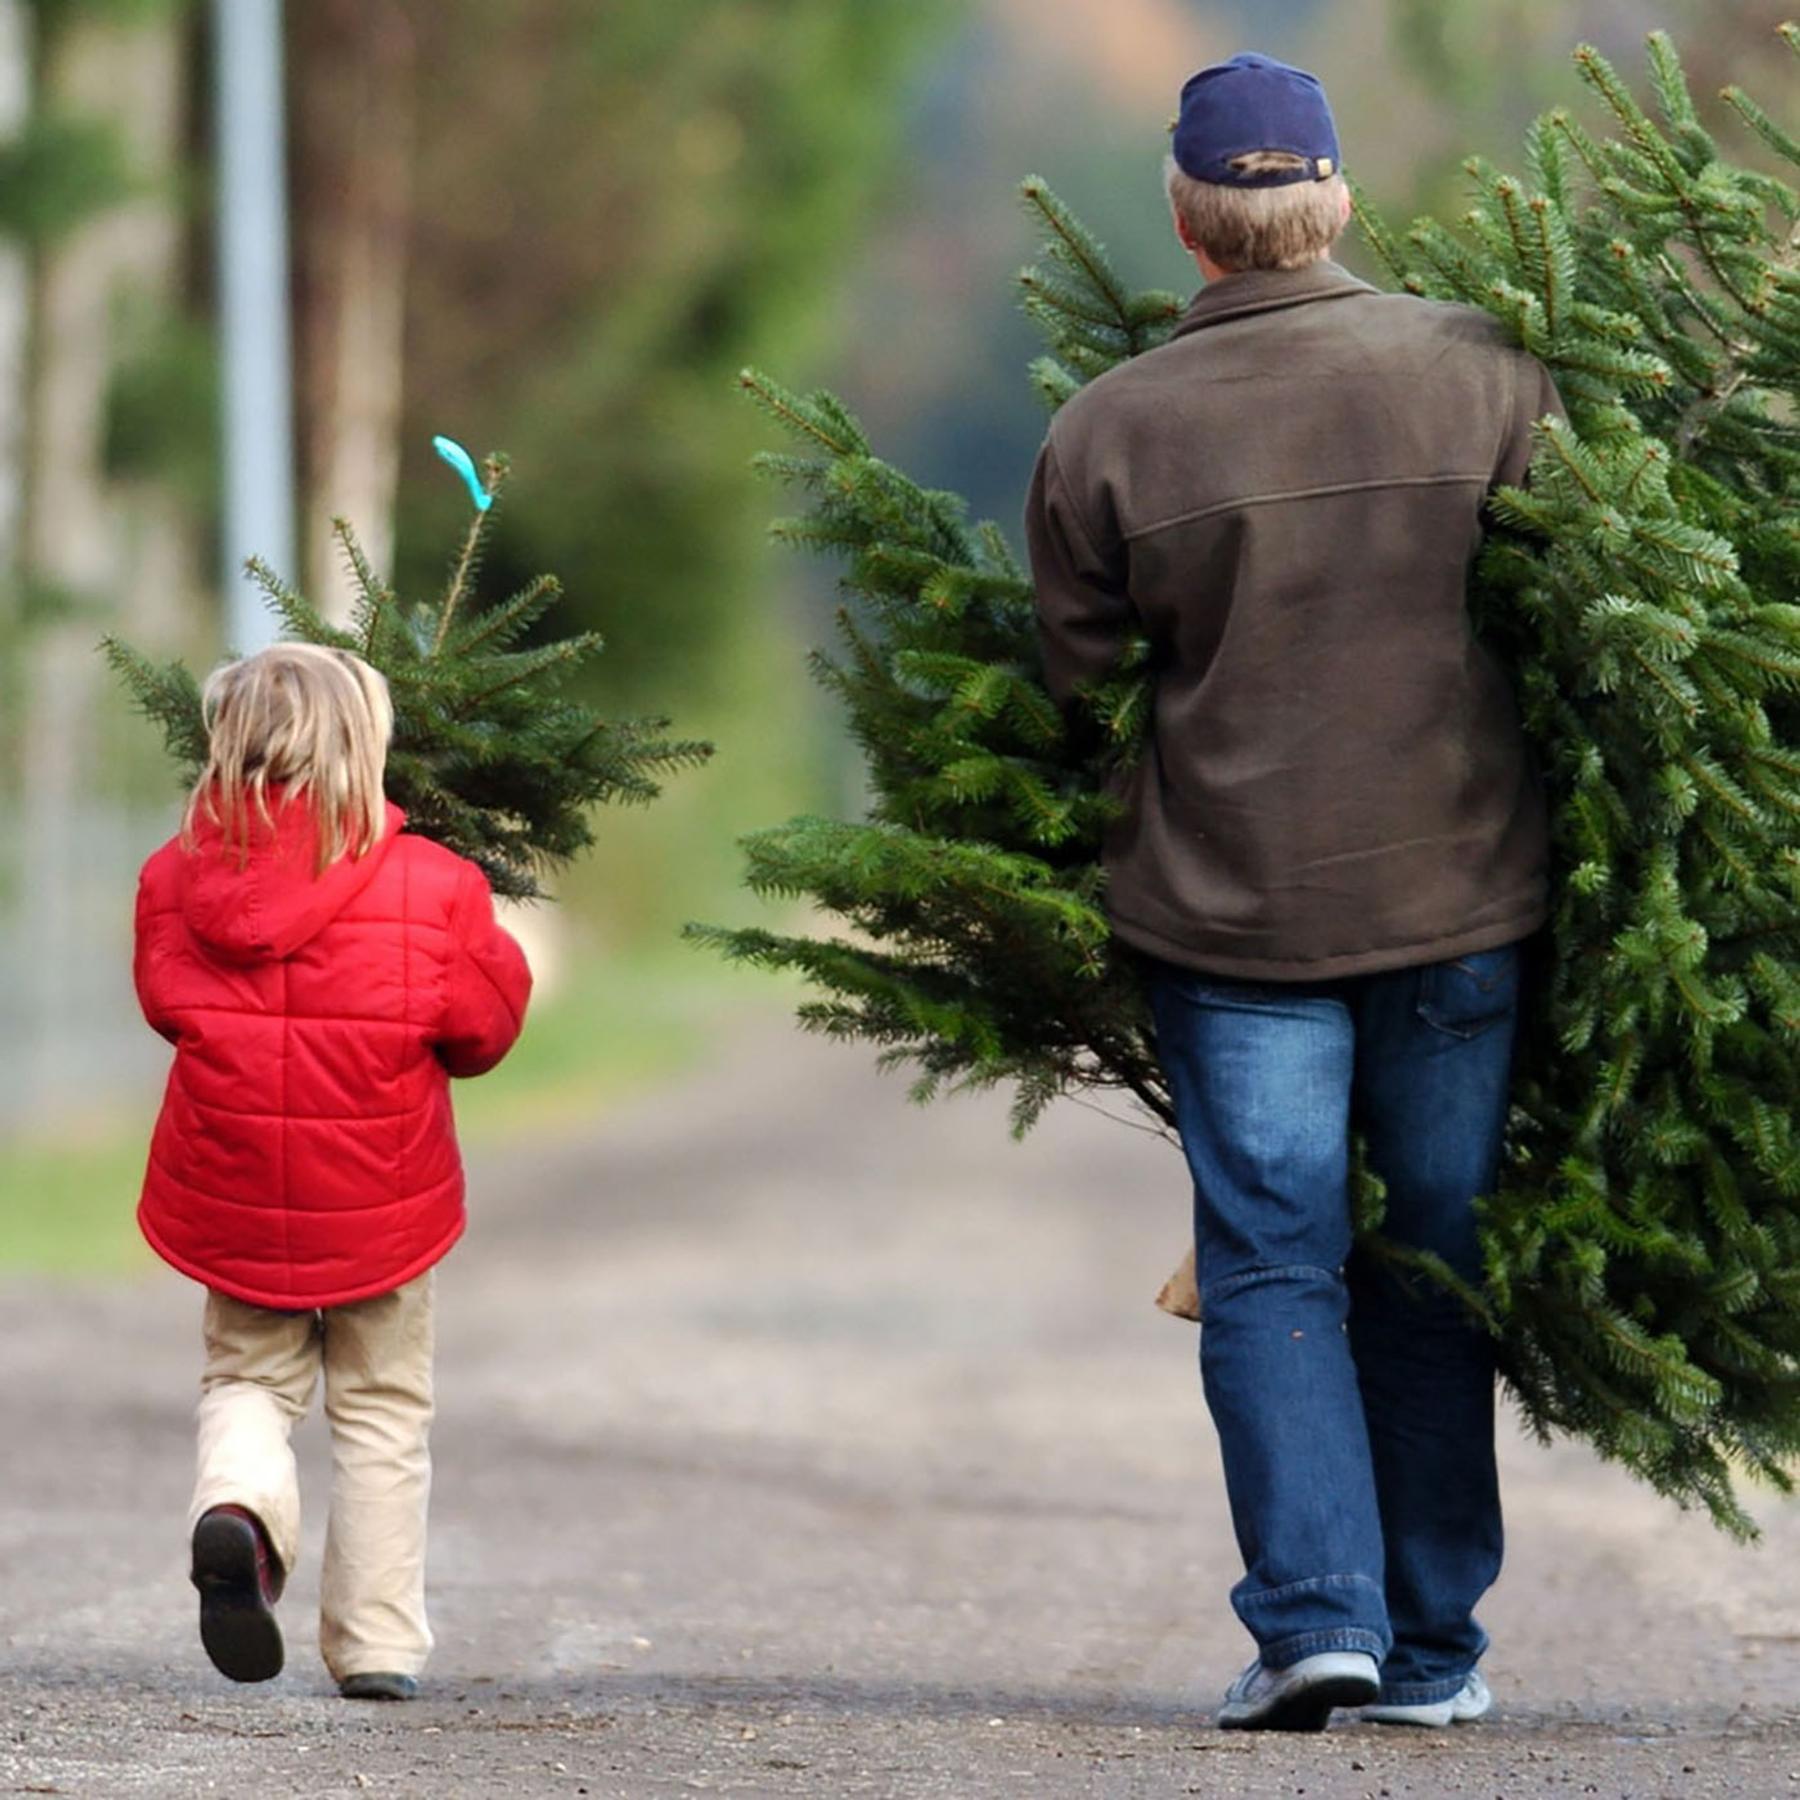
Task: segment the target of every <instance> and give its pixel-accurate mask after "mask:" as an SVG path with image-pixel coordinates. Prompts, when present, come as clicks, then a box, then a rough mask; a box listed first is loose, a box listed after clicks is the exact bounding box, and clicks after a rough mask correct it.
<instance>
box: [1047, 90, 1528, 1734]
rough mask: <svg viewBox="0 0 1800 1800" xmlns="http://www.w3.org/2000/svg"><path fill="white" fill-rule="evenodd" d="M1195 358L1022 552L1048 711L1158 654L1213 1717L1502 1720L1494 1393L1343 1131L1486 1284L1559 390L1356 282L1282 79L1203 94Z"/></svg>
mask: <svg viewBox="0 0 1800 1800" xmlns="http://www.w3.org/2000/svg"><path fill="white" fill-rule="evenodd" d="M1173 148H1174V155H1173V157H1172V158H1171V160H1170V162H1169V165H1168V177H1167V179H1168V191H1169V197H1170V201H1171V203H1172V207H1173V212H1174V218H1175V228H1176V231H1177V233H1178V234H1179V236H1180V239H1181V242H1182V244H1183V246H1184V247H1185V248H1186V249H1187V250H1188V251H1189V252H1190V253H1191V254H1192V255H1193V257H1194V260H1195V262H1196V264H1197V265H1198V267H1199V269H1200V272H1201V274H1202V275H1203V276H1204V277H1205V283H1206V285H1205V287H1204V288H1203V289H1202V290H1201V292H1200V294H1199V296H1198V297H1197V298H1196V299H1195V300H1194V302H1193V304H1192V305H1191V306H1190V307H1189V308H1188V311H1187V313H1186V314H1185V316H1184V317H1183V319H1182V321H1181V324H1180V325H1179V327H1178V328H1177V329H1176V332H1175V334H1174V336H1173V338H1172V339H1171V341H1170V342H1169V343H1168V344H1166V345H1165V346H1164V347H1162V348H1160V349H1157V350H1153V351H1151V352H1149V353H1148V354H1146V355H1143V356H1139V357H1136V358H1134V359H1133V360H1131V361H1129V362H1127V363H1124V364H1122V365H1121V366H1119V367H1118V368H1116V369H1113V370H1112V371H1110V372H1109V373H1107V374H1105V375H1102V376H1101V377H1099V378H1098V379H1097V380H1095V381H1093V382H1091V383H1090V384H1089V385H1088V386H1087V387H1086V388H1084V389H1083V390H1082V391H1081V392H1080V393H1078V394H1077V395H1075V396H1074V398H1072V399H1071V400H1070V401H1069V402H1068V403H1067V404H1066V405H1065V406H1064V407H1063V408H1062V410H1061V412H1060V413H1059V414H1058V415H1057V417H1056V420H1055V422H1054V424H1053V426H1052V428H1051V431H1050V434H1049V438H1048V440H1047V442H1046V444H1045V446H1044V450H1043V453H1042V455H1041V457H1040V458H1039V462H1038V466H1037V471H1036V475H1035V477H1034V480H1033V484H1032V490H1031V497H1030V500H1029V503H1028V509H1027V521H1026V522H1027V532H1028V537H1029V542H1030V548H1031V560H1032V569H1033V574H1034V576H1035V579H1036V584H1037V603H1038V614H1039V624H1040V629H1041V635H1042V641H1043V649H1044V659H1045V672H1046V679H1047V680H1048V682H1049V685H1050V687H1051V689H1052V691H1053V692H1054V693H1055V694H1056V695H1057V696H1058V698H1059V699H1061V700H1063V701H1064V702H1065V703H1069V702H1075V701H1076V700H1077V698H1078V696H1079V695H1080V694H1081V693H1082V692H1083V691H1084V690H1086V689H1088V688H1090V687H1092V686H1094V685H1095V684H1098V683H1100V682H1101V681H1103V680H1104V679H1105V678H1106V677H1108V676H1109V675H1111V674H1112V673H1113V672H1114V671H1115V669H1116V667H1117V665H1118V663H1119V661H1120V659H1121V657H1122V656H1123V655H1124V654H1125V652H1126V650H1127V648H1128V646H1129V645H1130V644H1131V643H1132V642H1133V641H1134V640H1137V639H1140V638H1141V639H1145V640H1147V641H1148V643H1149V645H1150V655H1151V670H1152V676H1153V680H1154V709H1153V711H1154V724H1153V729H1152V734H1151V739H1150V742H1149V744H1148V745H1147V746H1146V749H1145V752H1144V754H1143V756H1142V758H1141V760H1140V761H1139V762H1138V763H1137V765H1136V766H1135V768H1134V769H1133V770H1132V771H1131V773H1130V775H1129V777H1128V778H1127V779H1126V781H1125V785H1124V788H1123V791H1122V796H1121V797H1122V800H1123V807H1122V811H1121V816H1120V818H1119V821H1118V823H1117V825H1116V826H1115V828H1114V829H1113V831H1112V833H1111V835H1110V837H1109V840H1108V844H1107V853H1106V867H1107V874H1108V902H1107V903H1108V910H1109V913H1110V915H1111V918H1112V922H1113V925H1114V927H1115V929H1116V931H1117V934H1118V936H1119V938H1120V939H1121V940H1122V941H1123V942H1125V943H1126V944H1128V945H1130V946H1132V947H1133V948H1134V949H1136V950H1138V951H1141V952H1142V953H1143V954H1144V956H1145V958H1146V968H1147V972H1148V980H1149V986H1150V994H1151V1000H1152V1007H1153V1011H1154V1015H1155V1020H1156V1031H1157V1041H1158V1052H1159V1056H1160V1059H1161V1061H1162V1064H1163V1067H1164V1069H1165V1072H1166V1074H1167V1077H1168V1081H1169V1085H1170V1089H1171V1092H1172V1094H1173V1097H1174V1100H1175V1105H1176V1111H1177V1115H1178V1118H1179V1123H1180V1129H1181V1137H1182V1142H1183V1146H1184V1148H1185V1150H1186V1153H1187V1158H1188V1162H1189V1165H1190V1167H1191V1169H1192V1172H1193V1177H1194V1190H1195V1236H1196V1245H1197V1258H1198V1281H1199V1287H1200V1294H1201V1302H1202V1307H1203V1311H1204V1319H1205V1323H1204V1325H1203V1328H1202V1336H1201V1367H1202V1374H1203V1378H1204V1384H1205V1391H1206V1397H1207V1403H1208V1405H1209V1407H1210V1409H1211V1411H1212V1415H1213V1419H1214V1422H1215V1423H1216V1425H1217V1427H1218V1432H1219V1440H1220V1447H1221V1453H1222V1457H1223V1462H1224V1468H1225V1477H1226V1484H1227V1488H1228V1490H1229V1494H1230V1499H1231V1509H1232V1518H1233V1521H1234V1524H1235V1527H1236V1532H1237V1537H1238V1542H1239V1547H1240V1549H1241V1550H1242V1553H1243V1557H1244V1562H1245V1566H1246V1574H1245V1576H1244V1578H1243V1580H1242V1581H1241V1582H1239V1583H1238V1585H1237V1586H1236V1588H1235V1589H1234V1590H1233V1594H1232V1601H1233V1605H1234V1606H1235V1608H1236V1611H1237V1614H1238V1616H1239V1618H1241V1619H1242V1620H1243V1622H1244V1624H1245V1625H1246V1626H1247V1627H1248V1629H1249V1630H1250V1632H1251V1634H1252V1636H1253V1637H1254V1638H1255V1640H1256V1643H1257V1648H1258V1653H1259V1654H1258V1657H1257V1660H1256V1661H1255V1662H1254V1663H1252V1664H1251V1666H1250V1668H1249V1669H1247V1670H1246V1671H1245V1673H1244V1674H1243V1675H1242V1676H1241V1677H1240V1678H1239V1679H1238V1680H1237V1681H1236V1682H1235V1683H1234V1684H1233V1686H1232V1688H1231V1690H1230V1692H1229V1694H1228V1695H1227V1697H1226V1702H1225V1705H1224V1708H1223V1710H1222V1711H1221V1713H1220V1715H1219V1723H1220V1724H1221V1725H1225V1726H1234V1727H1247V1728H1275V1729H1288V1730H1308V1729H1318V1728H1320V1727H1322V1726H1323V1725H1324V1724H1325V1723H1326V1722H1327V1720H1328V1718H1329V1716H1330V1713H1331V1710H1332V1708H1333V1707H1337V1706H1358V1705H1360V1706H1363V1707H1364V1708H1365V1712H1364V1716H1365V1717H1368V1718H1374V1719H1379V1720H1383V1721H1388V1722H1395V1723H1411V1724H1422V1725H1443V1724H1448V1723H1450V1722H1451V1721H1453V1720H1462V1719H1471V1718H1475V1717H1477V1716H1479V1715H1480V1714H1481V1713H1483V1712H1485V1711H1486V1710H1487V1706H1488V1693H1487V1689H1486V1687H1485V1685H1484V1683H1483V1682H1482V1679H1481V1677H1480V1675H1479V1674H1478V1673H1477V1672H1476V1663H1477V1661H1478V1659H1479V1658H1480V1656H1481V1654H1482V1651H1483V1649H1484V1648H1485V1647H1486V1641H1487V1640H1486V1638H1485V1636H1484V1634H1483V1632H1482V1631H1481V1629H1480V1627H1479V1626H1478V1625H1477V1624H1476V1622H1475V1618H1474V1610H1473V1609H1474V1607H1475V1604H1476V1602H1477V1601H1478V1600H1479V1599H1480V1597H1481V1595H1482V1594H1483V1593H1484V1592H1485V1591H1486V1590H1487V1588H1488V1587H1489V1586H1490V1585H1491V1583H1492V1582H1493V1580H1494V1577H1495V1575H1496V1574H1497V1573H1498V1570H1499V1566H1500V1555H1501V1530H1500V1502H1499V1492H1498V1485H1497V1478H1496V1473H1495V1465H1494V1362H1493V1355H1492V1351H1491V1347H1490V1344H1489V1341H1488V1340H1487V1338H1486V1337H1485V1335H1484V1334H1483V1333H1481V1332H1480V1331H1479V1330H1477V1329H1476V1328H1475V1327H1473V1326H1472V1325H1471V1324H1470V1323H1469V1321H1468V1317H1467V1314H1466V1313H1465V1312H1464V1310H1463V1309H1462V1308H1461V1306H1460V1304H1459V1303H1458V1302H1456V1301H1455V1300H1453V1299H1451V1298H1449V1297H1447V1296H1446V1295H1444V1294H1443V1293H1442V1292H1440V1291H1437V1290H1434V1289H1432V1288H1431V1287H1430V1286H1429V1284H1425V1283H1421V1282H1420V1281H1418V1280H1417V1279H1416V1278H1415V1279H1412V1280H1409V1279H1408V1278H1407V1277H1406V1276H1405V1275H1404V1274H1402V1273H1399V1272H1398V1271H1397V1270H1396V1269H1395V1268H1393V1267H1392V1266H1382V1265H1379V1264H1377V1263H1376V1262H1374V1261H1373V1260H1371V1259H1370V1258H1368V1257H1366V1256H1363V1255H1360V1254H1353V1251H1352V1220H1351V1214H1350V1171H1351V1146H1352V1138H1353V1135H1360V1136H1361V1138H1362V1140H1363V1142H1364V1144H1365V1145H1366V1149H1367V1154H1368V1158H1369V1161H1370V1163H1371V1165H1372V1167H1373V1169H1374V1171H1375V1173H1376V1174H1377V1175H1378V1176H1379V1177H1380V1178H1381V1180H1382V1181H1383V1182H1384V1183H1385V1184H1386V1190H1387V1210H1386V1217H1385V1222H1384V1224H1383V1228H1382V1229H1383V1233H1384V1235H1385V1236H1386V1237H1387V1238H1388V1239H1390V1240H1392V1241H1394V1242H1396V1243H1398V1244H1401V1245H1405V1246H1409V1247H1412V1248H1415V1249H1418V1250H1423V1251H1427V1252H1430V1253H1432V1254H1433V1255H1435V1256H1437V1257H1439V1258H1441V1259H1442V1260H1443V1261H1444V1262H1445V1263H1447V1264H1448V1265H1449V1266H1450V1267H1451V1268H1452V1269H1453V1270H1455V1271H1456V1272H1457V1273H1458V1274H1459V1275H1461V1276H1463V1277H1464V1278H1466V1279H1468V1280H1470V1281H1477V1282H1478V1281H1479V1280H1480V1278H1481V1273H1482V1268H1481V1255H1480V1248H1479V1245H1478V1242H1477V1238H1476V1229H1475V1220H1474V1214H1473V1208H1472V1202H1473V1201H1474V1199H1475V1197H1476V1196H1477V1195H1479V1194H1481V1193H1483V1192H1484V1191H1486V1190H1488V1189H1489V1188H1490V1187H1491V1186H1492V1183H1493V1181H1494V1178H1495V1173H1496V1166H1497V1161H1498V1157H1499V1152H1500V1144H1501V1133H1502V1128H1503V1125H1504V1121H1505V1117H1506V1108H1507V1088H1508V1078H1509V1069H1510V1061H1511V1052H1512V1039H1513V1031H1514V1017H1515V1011H1516V1005H1517V988H1518V949H1517V945H1518V943H1519V940H1521V939H1522V938H1524V937H1526V936H1528V935H1529V934H1530V933H1532V932H1533V931H1535V930H1536V929H1537V928H1538V927H1539V926H1540V925H1541V924H1542V923H1543V922H1544V918H1545V903H1546V838H1545V820H1544V807H1543V802H1542V799H1541V797H1540V791H1539V787H1538V783H1537V779H1536V776H1535V773H1534V771H1533V768H1532V766H1531V760H1530V757H1529V755H1528V753H1527V748H1526V744H1525V741H1524V737H1523V735H1522V732H1521V729H1520V726H1519V722H1518V717H1517V713H1516V710H1515V707H1514V703H1513V699H1512V696H1511V693H1510V691H1509V687H1508V683H1507V680H1506V677H1505V675H1504V673H1503V671H1502V670H1501V668H1500V667H1499V666H1498V665H1497V664H1496V663H1495V662H1494V661H1493V659H1492V658H1491V657H1490V656H1489V655H1488V654H1487V653H1486V652H1485V651H1484V650H1483V649H1482V647H1481V646H1480V645H1479V644H1478V643H1477V642H1476V641H1475V639H1474V636H1473V634H1472V631H1471V627H1470V623H1469V619H1468V614H1467V606H1466V593H1465V588H1466V580H1467V575H1468V570H1469V565H1470V561H1471V558H1472V557H1473V555H1474V552H1475V550H1476V548H1477V545H1478V544H1479V542H1480V538H1481V534H1482V524H1483V509H1484V506H1485V503H1486V500H1487V498H1488V496H1489V494H1490V493H1491V492H1492V490H1493V489H1494V488H1495V487H1496V486H1497V485H1499V484H1502V483H1518V482H1519V481H1521V480H1522V479H1523V477H1524V475H1525V472H1526V467H1527V464H1528V462H1529V460H1530V456H1531V448H1532V439H1531V427H1532V425H1533V423H1534V421H1536V420H1538V419H1539V418H1541V417H1542V416H1543V415H1544V414H1545V413H1547V412H1551V411H1554V410H1560V409H1559V408H1558V403H1557V399H1556V394H1555V390H1554V388H1553V386H1552V385H1551V382H1550V379H1549V377H1548V375H1547V374H1546V373H1545V372H1544V370H1543V369H1542V368H1541V367H1540V366H1539V365H1538V364H1537V363H1536V362H1534V361H1533V360H1532V359H1531V358H1530V357H1528V356H1526V355H1524V354H1522V353H1521V352H1519V351H1517V350H1516V349H1513V348H1511V347H1509V346H1508V345H1507V344H1506V343H1505V341H1504V339H1503V338H1502V336H1501V333H1500V331H1499V328H1498V327H1497V326H1496V324H1495V322H1494V321H1493V320H1492V319H1491V318H1489V317H1487V316H1486V315H1485V314H1482V313H1479V312H1476V311H1474V310H1471V309H1467V308H1462V307H1456V306H1448V305H1442V304H1437V303H1431V302H1427V301H1423V300H1418V299H1415V298H1412V297H1410V296H1407V295H1392V294H1382V293H1379V292H1377V291H1376V290H1374V289H1372V288H1370V287H1368V286H1366V285H1365V284H1364V283H1362V282H1361V281H1358V280H1356V279H1355V278H1354V277H1353V276H1351V275H1349V274H1347V273H1346V272H1345V271H1344V270H1343V269H1341V268H1339V267H1338V266H1337V265H1336V264H1335V263H1333V262H1332V261H1331V260H1329V258H1330V251H1331V248H1332V245H1333V244H1334V242H1335V241H1336V239H1337V237H1338V235H1339V234H1340V232H1341V231H1342V230H1343V228H1344V225H1345V224H1346V222H1347V220H1348V218H1349V213H1350V203H1349V195H1348V191H1347V189H1346V187H1345V185H1344V182H1343V178H1342V176H1341V174H1340V172H1339V170H1340V163H1339V155H1338V144H1337V136H1336V131H1335V128H1334V125H1333V121H1332V117H1331V112H1330V108H1329V106H1328V104H1327V102H1326V98H1325V94H1324V91H1323V89H1322V88H1321V86H1320V84H1319V83H1318V81H1317V80H1316V79H1315V78H1314V77H1312V76H1310V75H1307V74H1305V73H1303V72H1301V71H1300V70H1297V69H1291V68H1288V67H1286V66H1284V65H1283V64H1281V63H1277V62H1274V61H1271V60H1270V59H1268V58H1266V57H1261V56H1253V55H1244V56H1237V57H1233V58H1232V59H1231V60H1230V61H1229V62H1227V63H1224V64H1221V65H1219V66H1217V67H1213V68H1208V69H1203V70H1202V71H1201V72H1200V73H1199V74H1197V75H1196V76H1194V78H1193V79H1192V80H1191V81H1189V82H1188V84H1187V86H1186V87H1185V88H1184V89H1183V91H1182V100H1181V112H1180V117H1179V119H1178V121H1177V124H1176V128H1175V135H1174V146H1173Z"/></svg>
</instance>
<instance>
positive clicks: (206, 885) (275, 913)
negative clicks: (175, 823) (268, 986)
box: [181, 794, 406, 962]
mask: <svg viewBox="0 0 1800 1800" xmlns="http://www.w3.org/2000/svg"><path fill="white" fill-rule="evenodd" d="M269 811H270V814H271V816H272V818H273V821H274V822H273V824H272V825H271V824H269V823H268V822H266V821H265V820H263V819H261V818H259V817H257V815H256V813H255V811H254V809H253V810H252V812H251V817H250V848H249V856H248V858H247V860H245V861H244V862H243V863H242V866H240V863H239V852H238V849H237V847H236V846H235V845H232V846H229V847H228V846H227V845H226V842H225V833H224V828H223V827H222V826H221V825H220V824H219V823H218V821H217V820H215V819H211V818H208V817H207V816H206V815H205V813H204V812H203V813H202V814H201V816H200V817H199V818H198V819H197V820H196V821H195V824H194V845H193V848H192V849H191V850H188V851H186V852H185V853H184V855H183V857H182V869H181V877H182V884H181V906H182V912H183V915H184V916H185V917H186V919H187V924H188V929H189V930H190V931H192V932H193V934H194V936H195V937H197V938H198V939H199V940H200V941H201V942H202V943H203V944H205V945H206V946H207V947H208V949H210V950H212V951H214V952H215V953H216V954H217V955H220V956H223V957H225V958H227V959H228V960H230V961H232V962H270V961H273V962H279V961H280V960H281V959H282V958H283V957H288V956H292V955H293V953H294V952H295V951H296V950H298V949H300V948H301V947H302V946H303V945H304V944H307V943H309V942H310V941H311V940H312V939H313V938H315V937H317V936H318V934H319V933H320V932H321V931H323V930H324V929H325V927H326V926H327V925H329V924H330V923H331V922H332V920H333V919H335V918H336V917H337V916H338V914H339V913H341V912H342V911H343V910H344V908H345V907H346V906H348V905H349V904H350V902H351V901H352V900H354V899H355V898H356V896H357V895H358V894H360V893H361V892H362V891H363V889H364V888H365V887H367V886H368V885H369V883H370V882H371V881H372V880H373V879H374V877H375V872H376V870H377V869H379V868H380V867H381V865H382V862H383V861H384V860H385V858H386V857H387V854H388V852H389V850H391V849H392V847H393V843H394V839H395V838H396V837H397V836H398V835H399V833H400V829H401V827H402V826H403V825H404V824H405V823H406V814H405V813H403V812H402V811H401V810H400V808H399V807H397V806H395V805H394V804H393V802H392V801H389V802H388V803H387V821H386V823H385V824H384V825H383V827H382V832H381V838H380V841H379V842H377V843H376V844H375V845H374V846H373V847H372V848H371V849H370V850H369V851H368V853H367V854H366V855H364V856H360V857H349V856H345V857H340V858H339V859H338V860H337V861H336V862H334V863H333V864H332V865H331V866H330V868H328V869H327V870H326V871H325V872H324V873H323V874H322V875H319V874H315V873H314V872H313V871H314V868H315V866H316V864H317V859H318V845H319V828H318V823H317V820H316V818H315V817H314V814H313V809H312V807H311V806H310V805H308V804H306V802H305V801H304V800H300V801H298V802H294V803H290V802H289V800H288V798H287V796H286V795H285V794H271V795H270V797H269Z"/></svg>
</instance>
